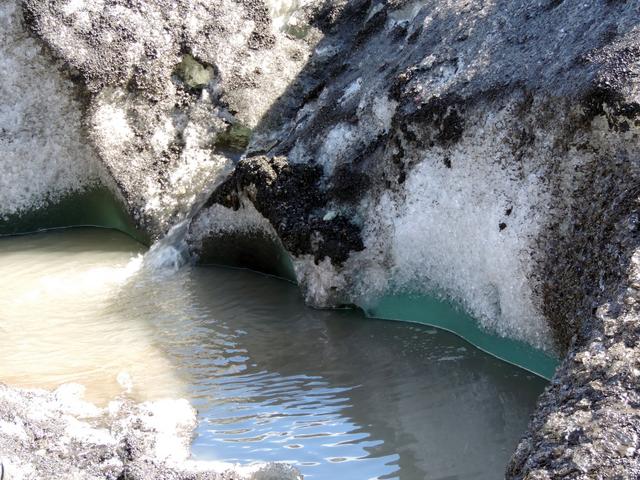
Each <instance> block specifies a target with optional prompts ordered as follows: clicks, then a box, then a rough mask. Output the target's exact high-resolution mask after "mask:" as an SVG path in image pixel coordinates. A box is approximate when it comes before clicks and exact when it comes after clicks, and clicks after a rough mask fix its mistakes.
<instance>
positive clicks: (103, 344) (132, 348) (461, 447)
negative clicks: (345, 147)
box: [0, 229, 545, 480]
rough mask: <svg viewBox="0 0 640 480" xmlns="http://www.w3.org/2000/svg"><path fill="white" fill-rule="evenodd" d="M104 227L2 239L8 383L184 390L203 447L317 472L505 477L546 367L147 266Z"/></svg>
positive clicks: (254, 282)
mask: <svg viewBox="0 0 640 480" xmlns="http://www.w3.org/2000/svg"><path fill="white" fill-rule="evenodd" d="M141 253H143V248H142V247H141V246H140V245H138V244H136V243H135V242H133V241H132V240H130V239H129V238H128V237H126V236H124V235H122V234H120V233H117V232H113V231H108V230H89V229H85V230H83V229H78V230H67V231H62V232H51V233H47V234H39V235H33V236H23V237H11V238H3V239H0V381H2V382H5V383H10V384H14V385H22V386H38V387H54V386H56V385H58V384H61V383H64V382H79V383H82V384H83V385H85V386H86V387H87V396H88V397H89V398H90V399H92V400H94V401H97V402H105V401H106V400H108V399H110V398H113V397H114V396H116V395H120V394H123V393H124V392H126V391H129V393H128V394H129V395H132V396H134V397H136V398H139V399H148V398H158V397H162V396H186V397H187V398H189V399H190V400H191V401H192V402H193V404H194V405H195V406H196V407H197V408H198V410H199V421H200V425H199V428H198V437H197V438H196V440H195V442H194V446H193V451H194V454H195V455H196V456H197V457H199V458H209V459H219V460H226V461H232V462H241V463H249V462H252V461H265V460H280V461H291V462H293V463H295V464H297V465H298V466H299V467H300V468H301V470H302V471H303V473H304V474H305V478H310V479H354V480H359V479H368V478H402V479H410V480H413V479H425V478H428V479H469V480H471V479H473V480H478V479H487V480H490V479H496V478H501V476H502V472H503V469H504V465H505V464H506V462H507V460H508V458H509V456H510V454H511V452H512V450H513V448H514V447H515V445H516V443H517V441H518V439H519V437H520V436H521V435H522V433H523V432H524V430H525V428H526V425H527V421H528V416H529V414H530V412H532V411H533V408H534V405H535V401H536V398H537V396H538V395H539V393H540V392H541V390H542V389H543V388H544V385H545V382H544V381H542V380H540V379H539V378H537V377H534V376H532V375H531V374H528V373H526V372H524V371H522V370H520V369H518V368H516V367H513V366H511V365H507V364H505V363H503V362H500V361H498V360H496V359H495V358H493V357H491V356H488V355H486V354H484V353H482V352H480V351H478V350H477V349H475V348H473V347H471V346H470V345H469V344H467V343H465V342H463V341H462V340H460V339H459V338H457V337H455V336H453V335H451V334H448V333H446V332H443V331H440V330H436V329H433V328H429V327H424V326H420V325H409V324H404V323H399V322H389V321H380V320H371V319H366V318H363V317H362V316H361V315H359V314H358V313H356V312H349V311H317V310H311V309H309V308H306V307H305V306H304V304H303V302H302V300H301V299H300V296H299V293H298V291H297V288H296V287H295V286H293V285H291V284H288V283H286V282H283V281H279V280H276V279H272V278H267V277H264V276H260V275H257V274H254V273H251V272H246V271H238V270H229V269H222V268H208V267H197V268H194V267H185V268H182V269H180V270H179V271H177V272H171V271H149V270H148V269H146V268H144V267H143V261H142V257H141Z"/></svg>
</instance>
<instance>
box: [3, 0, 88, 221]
mask: <svg viewBox="0 0 640 480" xmlns="http://www.w3.org/2000/svg"><path fill="white" fill-rule="evenodd" d="M21 19H22V15H21V13H20V7H19V6H18V5H17V2H12V1H5V2H2V3H0V32H2V35H0V70H2V75H0V218H1V217H3V216H7V215H10V214H15V213H18V212H21V211H24V210H26V209H31V208H36V207H41V206H43V205H44V204H45V203H46V201H47V200H48V199H56V198H58V197H59V196H61V195H63V194H65V193H70V192H75V191H79V190H82V189H84V188H86V187H87V186H88V185H91V184H93V183H95V182H97V181H98V168H99V167H98V166H97V161H96V157H95V155H94V153H93V151H92V149H91V148H90V147H89V145H88V144H87V143H86V142H85V140H84V139H83V138H82V128H81V111H82V109H81V106H80V104H79V102H78V101H77V100H75V99H74V92H73V86H72V84H71V82H70V81H68V80H65V79H64V78H63V77H62V76H61V74H60V73H59V72H58V71H57V66H55V65H52V64H51V63H50V62H49V61H48V60H47V59H46V58H45V57H44V55H43V54H42V48H41V47H40V46H39V45H38V43H37V42H36V40H34V39H33V38H31V37H30V36H29V35H28V34H27V33H25V31H24V30H23V27H22V26H21Z"/></svg>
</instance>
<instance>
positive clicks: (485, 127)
mask: <svg viewBox="0 0 640 480" xmlns="http://www.w3.org/2000/svg"><path fill="white" fill-rule="evenodd" d="M317 9H318V15H317V17H316V25H317V26H318V27H319V28H321V29H323V31H324V32H325V33H326V36H325V37H324V38H323V39H322V41H321V42H320V43H319V44H318V45H317V47H316V48H315V50H314V53H313V55H312V57H311V58H310V60H309V62H308V64H307V65H306V67H305V69H304V70H303V71H302V72H301V73H300V75H299V77H298V78H297V79H296V82H295V83H294V84H293V85H292V86H291V87H290V89H289V90H288V92H287V95H285V96H284V97H283V98H281V99H280V100H279V101H278V102H277V103H276V104H275V105H274V106H273V107H272V108H271V110H270V111H269V113H268V114H267V115H266V116H265V117H264V118H263V119H262V122H261V124H260V125H259V127H258V128H257V130H256V131H255V132H254V135H253V138H252V141H251V144H250V146H249V155H248V157H249V158H247V159H246V160H243V161H241V162H240V164H239V165H238V167H237V168H236V169H235V172H234V174H233V176H232V177H231V178H230V179H229V180H228V181H227V182H226V183H225V184H224V185H222V186H221V187H220V188H219V189H218V190H217V191H216V192H215V193H214V195H213V196H212V197H211V199H210V201H209V202H208V205H209V207H210V208H209V209H208V210H207V209H205V210H204V211H203V212H202V213H201V215H200V216H199V218H197V219H196V221H195V222H194V226H193V228H192V231H193V237H194V240H193V245H194V249H196V250H198V249H200V245H201V243H200V239H201V238H202V236H203V235H204V236H205V238H207V233H206V232H207V231H209V232H211V234H212V235H214V236H215V231H216V228H215V226H216V225H218V224H220V223H224V224H227V225H228V222H226V221H222V220H218V219H220V218H225V216H228V215H229V212H228V209H230V208H231V209H235V210H237V211H238V212H240V213H238V215H240V216H242V215H247V216H248V218H250V219H251V220H250V221H249V222H248V224H247V225H248V227H247V229H252V230H254V231H255V230H256V228H258V227H257V225H258V224H259V222H258V223H256V221H255V217H256V213H255V212H254V209H255V210H257V212H258V213H260V214H261V215H262V216H263V217H264V222H263V225H264V228H263V229H262V231H263V232H265V233H267V234H268V235H271V236H273V235H276V236H277V237H278V240H279V241H280V242H281V243H282V245H283V246H284V247H285V248H286V250H287V251H288V252H289V253H290V254H291V255H292V257H293V262H294V266H295V269H296V275H297V280H298V281H299V282H300V284H301V286H302V288H303V290H304V292H305V295H306V297H307V299H308V301H309V302H310V303H312V304H315V305H321V306H326V305H336V304H350V303H351V304H352V303H355V304H359V305H363V306H367V305H370V304H371V303H372V302H374V303H375V301H376V298H378V297H380V296H381V295H384V294H388V293H391V292H394V293H398V292H407V293H428V292H432V291H434V290H439V291H445V292H446V293H447V294H448V295H450V296H451V297H453V298H455V299H457V300H459V301H461V302H462V303H463V304H464V305H465V306H466V308H467V309H468V310H469V311H471V312H472V313H473V314H474V315H475V316H476V317H477V318H478V319H479V321H480V322H482V324H483V325H484V326H485V327H487V328H489V329H491V330H493V331H495V332H497V333H499V334H500V335H505V336H510V337H513V338H518V339H522V340H525V341H527V342H529V343H531V344H533V345H535V346H538V347H543V348H551V347H553V346H554V345H555V346H556V347H559V349H560V350H562V349H565V348H566V347H567V346H568V344H569V342H570V340H571V337H572V336H573V335H574V334H575V333H576V332H577V327H578V324H579V322H578V321H577V320H576V312H577V311H581V312H590V310H591V308H592V307H593V302H594V301H595V298H596V296H597V294H598V292H600V291H601V289H602V288H605V285H606V284H607V283H608V282H609V281H610V277H611V276H612V275H613V276H615V275H616V273H615V271H617V267H614V266H613V265H612V262H610V261H609V259H608V257H607V255H608V254H609V253H607V247H606V245H607V239H608V235H609V233H608V232H609V230H610V229H611V228H612V226H613V225H614V224H615V222H616V221H618V220H619V218H621V217H624V216H625V215H626V214H630V213H631V211H632V210H633V208H634V201H635V193H636V183H637V173H638V168H637V167H638V151H639V149H640V146H639V141H638V133H639V132H640V123H639V120H638V118H639V117H638V116H639V115H640V106H639V105H638V101H639V100H640V98H639V97H638V95H639V91H638V77H637V75H638V73H640V70H639V67H638V48H639V47H638V43H637V37H638V33H640V29H639V24H640V15H639V10H638V9H639V7H638V5H637V4H636V3H634V2H605V1H595V2H587V3H585V2H573V1H564V2H546V3H545V2H542V3H536V4H532V3H531V2H512V1H509V2H507V1H504V2H502V1H495V2H483V3H477V2H464V1H447V2H444V1H422V2H387V3H384V2H375V1H362V0H358V1H352V2H349V3H347V4H345V5H335V4H333V5H327V6H325V7H324V8H320V7H317ZM248 203H250V204H251V206H250V207H248V208H244V206H246V205H247V204H248ZM238 207H241V208H238ZM225 208H226V209H227V210H224V209H225ZM247 212H251V213H247ZM207 222H211V224H212V225H213V227H212V228H210V229H208V230H207V228H206V225H207ZM240 223H241V222H240ZM205 250H206V249H205ZM203 254H204V255H205V256H206V254H207V252H206V251H204V252H203Z"/></svg>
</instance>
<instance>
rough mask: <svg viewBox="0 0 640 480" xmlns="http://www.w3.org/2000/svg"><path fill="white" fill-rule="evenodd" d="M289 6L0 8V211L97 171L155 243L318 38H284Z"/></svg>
mask: <svg viewBox="0 0 640 480" xmlns="http://www.w3.org/2000/svg"><path fill="white" fill-rule="evenodd" d="M296 5H297V4H291V5H289V4H287V3H286V2H285V3H282V4H280V3H278V4H275V3H274V4H273V5H271V6H269V5H267V4H265V3H263V2H250V1H232V0H220V1H213V2H211V1H171V2H165V1H161V0H158V1H146V2H138V3H135V2H134V3H126V2H125V3H123V2H118V1H115V0H114V1H93V0H86V1H84V0H79V1H76V0H73V1H64V0H60V1H58V0H53V1H52V0H28V1H24V2H21V1H10V0H7V1H5V2H3V5H2V7H1V8H2V14H3V15H2V19H1V21H2V26H3V35H2V39H1V40H0V41H1V42H2V43H1V48H2V62H3V69H4V70H5V72H6V73H5V75H3V77H2V79H1V80H0V88H1V90H0V92H1V94H2V96H1V98H2V111H1V112H2V115H0V122H2V124H1V126H2V130H1V132H2V133H1V137H0V140H2V143H1V144H0V148H1V149H0V157H2V160H0V161H1V162H2V168H3V177H2V187H3V188H2V189H1V193H0V194H1V195H2V197H0V199H1V200H2V202H1V203H0V214H3V215H9V214H12V213H21V212H24V211H29V210H33V209H37V208H38V207H42V206H44V205H45V203H46V202H45V200H46V201H48V202H49V203H55V201H56V200H58V199H59V197H61V196H64V194H67V193H70V192H75V191H79V190H81V189H83V188H86V186H87V185H89V184H91V183H92V182H95V181H97V174H96V170H99V171H100V172H101V174H102V175H101V176H102V181H101V184H106V185H107V186H108V187H110V188H111V190H112V191H113V193H114V195H115V196H116V197H118V198H120V199H121V200H122V201H123V202H124V203H125V206H126V209H127V211H128V212H129V214H130V215H131V217H132V218H134V220H135V222H136V224H137V226H138V227H139V228H140V229H141V230H143V232H144V233H146V234H148V235H149V236H150V237H151V238H152V239H156V238H158V237H160V236H161V235H162V234H163V233H166V231H167V230H168V229H169V228H170V227H171V225H172V224H174V223H176V222H177V221H179V220H181V219H182V218H184V216H185V215H187V214H188V212H189V211H190V209H191V207H192V205H193V204H194V203H196V198H197V197H198V196H199V195H202V194H203V192H207V190H208V189H210V186H211V185H215V182H216V180H217V179H218V178H220V177H221V176H223V175H224V174H225V173H227V172H228V170H229V169H230V168H231V166H232V165H233V162H234V160H235V159H237V157H239V155H240V153H241V152H242V151H243V150H244V149H245V147H246V144H247V141H248V138H249V136H250V134H251V130H252V128H253V127H255V125H256V124H257V122H258V120H259V119H260V118H261V116H262V115H263V114H264V113H265V112H266V111H267V109H268V108H269V107H270V106H271V105H272V104H273V102H274V101H275V100H276V98H278V96H279V95H281V94H282V93H283V92H284V90H285V89H286V87H287V85H288V84H289V82H290V81H291V80H292V79H293V78H294V77H295V76H296V75H297V74H298V72H299V71H300V69H301V68H302V67H303V65H304V64H305V63H306V61H307V57H308V54H309V51H310V49H311V47H310V45H312V44H313V43H314V42H316V41H317V37H318V36H317V35H314V34H313V32H311V34H310V35H307V37H306V39H305V40H301V39H298V38H295V37H292V36H289V35H286V34H285V33H283V31H282V28H284V27H285V26H286V25H288V24H289V23H292V22H293V23H295V21H294V20H295V19H293V11H292V9H293V8H294V7H295V6H296ZM272 16H273V20H272ZM300 28H302V27H300Z"/></svg>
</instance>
